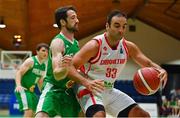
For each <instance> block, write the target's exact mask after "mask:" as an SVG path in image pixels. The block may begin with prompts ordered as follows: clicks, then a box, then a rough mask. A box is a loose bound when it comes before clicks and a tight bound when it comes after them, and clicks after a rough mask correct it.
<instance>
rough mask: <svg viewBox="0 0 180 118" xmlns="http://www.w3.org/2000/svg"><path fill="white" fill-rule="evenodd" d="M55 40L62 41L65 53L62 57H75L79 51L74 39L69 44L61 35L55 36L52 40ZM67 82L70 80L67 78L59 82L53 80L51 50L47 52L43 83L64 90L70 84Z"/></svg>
mask: <svg viewBox="0 0 180 118" xmlns="http://www.w3.org/2000/svg"><path fill="white" fill-rule="evenodd" d="M57 38H58V39H59V40H63V42H64V47H65V53H64V54H63V55H71V56H73V55H75V53H76V52H78V51H79V44H78V41H77V40H76V39H74V40H73V42H70V41H68V39H66V38H65V37H64V36H63V35H61V34H58V35H56V37H55V38H54V39H56V40H57ZM54 39H53V40H54ZM69 80H70V79H69V78H65V79H63V80H60V81H57V80H55V78H54V74H53V69H52V54H51V50H49V56H48V68H47V73H46V77H45V81H47V82H49V83H51V84H53V85H54V86H56V87H57V88H61V89H66V88H67V84H68V83H70V82H69Z"/></svg>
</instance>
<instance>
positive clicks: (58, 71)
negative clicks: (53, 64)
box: [53, 67, 68, 81]
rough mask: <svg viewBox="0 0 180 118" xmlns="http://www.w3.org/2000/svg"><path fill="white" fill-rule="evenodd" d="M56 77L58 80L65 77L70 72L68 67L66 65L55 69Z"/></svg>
mask: <svg viewBox="0 0 180 118" xmlns="http://www.w3.org/2000/svg"><path fill="white" fill-rule="evenodd" d="M53 73H54V77H55V79H56V80H57V81H59V80H62V79H64V78H65V77H66V76H67V74H68V69H67V68H66V67H61V68H55V69H54V71H53Z"/></svg>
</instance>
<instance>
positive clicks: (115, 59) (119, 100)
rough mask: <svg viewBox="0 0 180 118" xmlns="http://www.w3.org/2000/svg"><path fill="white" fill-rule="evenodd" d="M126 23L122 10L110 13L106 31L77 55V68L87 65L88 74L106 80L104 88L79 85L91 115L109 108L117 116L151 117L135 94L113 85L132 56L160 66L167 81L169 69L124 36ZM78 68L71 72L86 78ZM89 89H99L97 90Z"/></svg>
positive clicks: (83, 103) (143, 63) (84, 106)
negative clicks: (132, 94)
mask: <svg viewBox="0 0 180 118" xmlns="http://www.w3.org/2000/svg"><path fill="white" fill-rule="evenodd" d="M126 27H127V18H126V15H125V14H123V13H121V12H120V11H118V10H114V11H112V12H111V13H110V14H109V15H108V17H107V23H106V32H105V33H103V34H101V35H98V36H96V37H94V38H93V39H92V40H90V41H89V42H87V43H86V44H85V45H84V46H83V47H82V48H81V50H80V51H79V52H78V53H77V54H76V55H75V56H74V57H73V60H72V61H73V64H74V66H75V68H76V69H78V68H79V67H81V66H83V65H84V74H86V75H87V76H88V78H89V79H92V80H98V79H101V80H103V81H104V89H100V88H101V87H97V86H94V87H91V88H88V87H87V88H85V87H84V86H81V85H79V86H77V88H76V92H77V98H78V100H79V103H80V105H81V107H82V109H83V111H84V112H85V115H86V116H87V117H105V116H106V112H107V113H108V114H110V115H112V116H114V117H150V115H149V113H148V112H146V111H144V110H143V109H142V108H140V107H139V105H138V104H137V103H136V102H135V101H134V100H133V99H132V98H131V97H129V96H128V95H126V94H125V93H123V92H121V91H120V90H117V89H115V88H113V87H114V82H115V80H117V79H118V78H119V77H120V76H121V74H120V73H121V71H122V70H123V69H124V67H125V64H126V62H127V60H128V58H132V59H133V60H134V61H135V62H136V63H137V64H139V65H140V66H141V67H155V68H157V70H159V72H160V74H159V77H160V78H161V80H162V82H163V86H165V84H166V81H167V72H166V71H165V70H164V69H162V68H161V67H160V66H159V65H157V64H155V63H154V62H152V61H151V60H150V59H149V58H148V57H146V56H145V55H144V54H143V53H142V52H141V51H140V49H139V48H138V47H137V46H136V45H135V44H134V43H132V42H130V41H127V40H126V39H125V38H124V33H125V30H126ZM75 68H73V67H72V68H71V71H70V72H69V76H71V77H72V78H73V80H76V81H79V80H83V79H85V77H83V76H81V75H80V74H78V73H77V71H75ZM83 85H84V84H83ZM99 86H100V85H99ZM89 90H95V91H96V92H95V93H96V94H94V91H93V93H92V92H90V91H89Z"/></svg>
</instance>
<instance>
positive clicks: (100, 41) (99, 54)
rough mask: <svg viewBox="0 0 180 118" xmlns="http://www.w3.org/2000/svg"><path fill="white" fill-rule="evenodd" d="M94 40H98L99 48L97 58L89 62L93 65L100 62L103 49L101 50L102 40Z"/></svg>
mask: <svg viewBox="0 0 180 118" xmlns="http://www.w3.org/2000/svg"><path fill="white" fill-rule="evenodd" d="M93 40H96V41H97V43H98V45H99V47H98V53H97V54H96V56H95V57H92V58H91V59H90V60H89V62H90V63H92V64H94V63H96V62H98V60H99V59H100V57H101V49H100V48H101V45H102V40H98V39H93Z"/></svg>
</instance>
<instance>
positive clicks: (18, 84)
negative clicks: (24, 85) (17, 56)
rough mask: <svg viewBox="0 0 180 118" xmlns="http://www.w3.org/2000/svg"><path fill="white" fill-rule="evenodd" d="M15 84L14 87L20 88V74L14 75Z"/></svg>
mask: <svg viewBox="0 0 180 118" xmlns="http://www.w3.org/2000/svg"><path fill="white" fill-rule="evenodd" d="M15 82H16V86H21V74H20V72H17V73H16V79H15Z"/></svg>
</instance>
